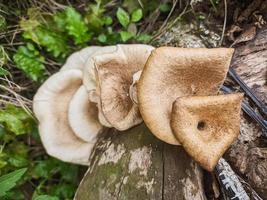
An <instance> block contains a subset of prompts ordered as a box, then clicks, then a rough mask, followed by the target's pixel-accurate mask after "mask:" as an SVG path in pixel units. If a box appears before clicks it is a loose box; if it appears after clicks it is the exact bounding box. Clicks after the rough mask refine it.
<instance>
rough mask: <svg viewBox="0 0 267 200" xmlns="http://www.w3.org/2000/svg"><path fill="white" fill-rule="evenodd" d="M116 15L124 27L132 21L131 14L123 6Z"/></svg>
mask: <svg viewBox="0 0 267 200" xmlns="http://www.w3.org/2000/svg"><path fill="white" fill-rule="evenodd" d="M116 16H117V18H118V20H119V22H120V24H121V25H122V26H123V27H124V28H127V26H128V25H129V23H130V16H129V14H128V13H127V12H126V11H125V10H124V9H123V8H120V7H119V8H118V10H117V13H116Z"/></svg>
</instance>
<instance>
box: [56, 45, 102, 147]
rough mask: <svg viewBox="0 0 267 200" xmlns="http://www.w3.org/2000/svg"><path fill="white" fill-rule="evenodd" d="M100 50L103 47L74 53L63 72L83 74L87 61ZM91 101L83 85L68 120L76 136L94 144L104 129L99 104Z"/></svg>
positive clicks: (73, 101) (74, 99)
mask: <svg viewBox="0 0 267 200" xmlns="http://www.w3.org/2000/svg"><path fill="white" fill-rule="evenodd" d="M100 49H101V47H98V46H91V47H87V48H84V49H82V50H81V51H78V52H76V53H73V54H72V55H71V56H70V57H69V58H68V59H67V61H66V63H65V64H64V65H63V67H62V68H61V71H64V70H70V69H79V70H81V71H82V72H83V70H84V68H85V64H86V61H87V60H88V59H89V58H90V57H91V56H92V55H94V54H95V53H96V52H97V51H98V50H100ZM91 98H92V97H91ZM89 99H90V94H88V93H87V91H86V89H85V87H84V86H83V85H81V86H80V88H79V89H78V90H77V92H76V93H75V94H74V96H73V99H72V100H71V102H70V105H69V110H68V118H69V123H70V126H71V128H72V130H73V131H74V133H75V135H76V136H78V137H79V138H81V139H82V140H84V141H87V142H93V141H95V140H96V138H97V137H96V136H97V135H98V134H99V133H100V132H101V131H102V129H103V127H102V125H101V124H100V122H99V121H98V118H97V113H98V112H97V104H96V103H94V102H91V101H89Z"/></svg>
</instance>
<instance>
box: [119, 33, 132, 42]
mask: <svg viewBox="0 0 267 200" xmlns="http://www.w3.org/2000/svg"><path fill="white" fill-rule="evenodd" d="M120 36H121V39H122V41H123V42H127V41H128V40H129V39H131V38H132V37H133V34H132V33H130V32H127V31H120Z"/></svg>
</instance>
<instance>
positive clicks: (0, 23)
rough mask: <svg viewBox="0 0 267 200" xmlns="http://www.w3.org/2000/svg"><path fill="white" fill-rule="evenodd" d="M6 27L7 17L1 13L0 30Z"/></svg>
mask: <svg viewBox="0 0 267 200" xmlns="http://www.w3.org/2000/svg"><path fill="white" fill-rule="evenodd" d="M5 28H6V19H5V18H4V16H2V15H0V31H2V30H4V29H5Z"/></svg>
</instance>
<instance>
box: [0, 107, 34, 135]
mask: <svg viewBox="0 0 267 200" xmlns="http://www.w3.org/2000/svg"><path fill="white" fill-rule="evenodd" d="M0 124H3V125H4V127H5V128H6V130H8V131H11V132H13V133H14V134H16V135H22V134H26V133H29V132H31V131H32V129H33V124H34V122H33V119H32V118H31V117H30V116H29V115H28V114H27V113H26V112H25V111H24V110H23V109H22V108H18V107H15V106H13V105H7V106H6V108H5V109H2V110H0Z"/></svg>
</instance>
